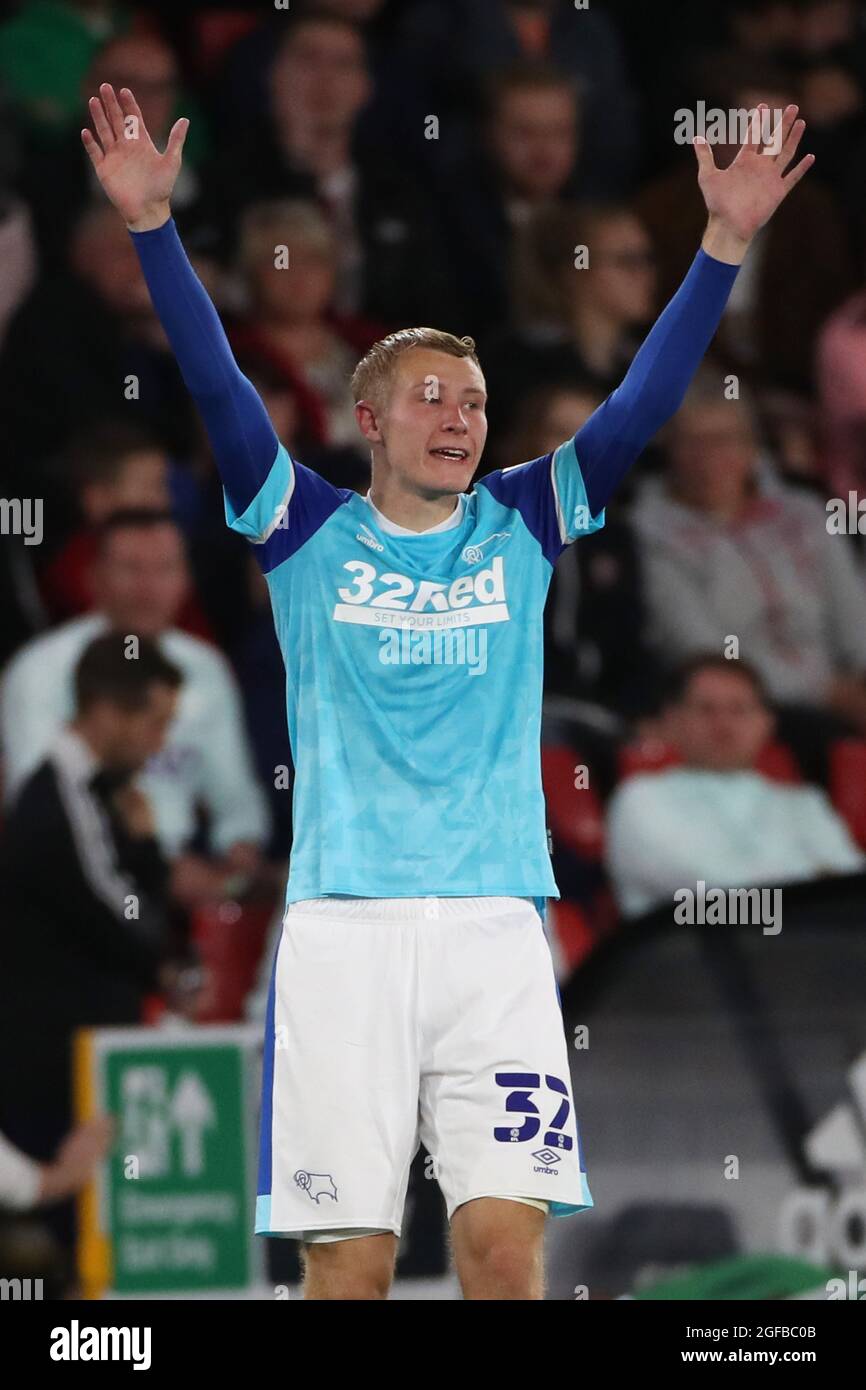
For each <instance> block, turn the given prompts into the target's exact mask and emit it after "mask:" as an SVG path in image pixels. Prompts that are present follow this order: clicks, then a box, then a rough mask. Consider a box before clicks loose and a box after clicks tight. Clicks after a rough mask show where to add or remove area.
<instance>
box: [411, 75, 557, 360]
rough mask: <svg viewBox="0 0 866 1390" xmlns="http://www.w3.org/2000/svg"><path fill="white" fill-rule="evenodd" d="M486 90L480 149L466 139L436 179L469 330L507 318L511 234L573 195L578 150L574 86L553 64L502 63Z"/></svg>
mask: <svg viewBox="0 0 866 1390" xmlns="http://www.w3.org/2000/svg"><path fill="white" fill-rule="evenodd" d="M486 98H487V100H486V105H485V108H484V111H483V113H482V116H481V125H480V130H479V142H478V143H479V146H480V147H479V148H476V147H475V143H474V142H471V143H469V144H468V145H467V146H466V147H464V149H463V151H462V155H461V157H460V158H459V159H457V160H455V162H454V166H453V168H447V169H443V171H442V174H441V177H440V179H439V187H438V192H439V201H440V203H441V207H442V216H443V219H444V232H445V237H446V240H447V242H448V245H449V251H450V256H451V261H452V263H453V267H454V277H455V281H456V283H457V286H458V288H459V292H460V302H461V307H462V310H463V314H464V317H465V318H466V319H467V320H468V322H467V324H466V328H465V329H461V330H460V331H471V333H472V334H473V336H474V337H476V338H478V337H480V336H481V335H482V334H484V333H487V332H489V331H490V330H491V329H494V328H498V327H503V326H505V325H506V324H509V323H511V321H512V317H513V314H512V303H511V284H512V276H513V273H514V269H515V258H516V247H517V244H518V234H522V235H525V233H526V230H527V229H528V227H529V226H530V224H531V223H532V222H533V221H534V219H535V218H536V217H537V216H538V215H539V214H540V213H541V212H544V211H545V210H547V209H548V208H549V207H550V206H551V205H552V204H555V203H557V202H559V201H561V200H562V199H564V198H566V197H568V196H570V195H573V193H574V172H575V166H576V163H577V157H578V149H579V140H578V124H579V122H578V116H579V103H578V95H577V91H576V89H575V86H574V83H573V82H572V80H571V79H570V78H568V77H566V76H564V75H563V74H562V73H561V72H559V71H557V69H555V68H548V67H543V66H538V65H533V64H529V65H523V66H519V67H514V68H509V69H507V70H506V71H504V72H500V73H497V74H495V75H494V76H493V77H492V78H491V79H490V82H489V85H488V88H487V90H486ZM436 322H437V323H439V319H438V318H437V319H436Z"/></svg>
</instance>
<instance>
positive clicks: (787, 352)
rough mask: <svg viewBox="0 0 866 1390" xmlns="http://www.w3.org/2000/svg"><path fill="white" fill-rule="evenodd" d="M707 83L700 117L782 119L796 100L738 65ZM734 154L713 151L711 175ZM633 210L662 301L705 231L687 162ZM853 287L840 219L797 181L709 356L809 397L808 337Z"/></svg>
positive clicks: (783, 82) (753, 258) (784, 82)
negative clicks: (771, 114)
mask: <svg viewBox="0 0 866 1390" xmlns="http://www.w3.org/2000/svg"><path fill="white" fill-rule="evenodd" d="M705 82H706V90H705V96H704V99H705V100H706V104H707V107H708V108H712V107H720V108H722V109H723V110H725V111H727V110H729V109H735V110H742V111H750V110H753V109H754V108H755V107H756V106H757V104H758V103H759V102H761V101H764V102H766V103H767V104H768V105H769V107H770V109H771V110H773V111H780V110H782V109H783V108H784V107H785V106H786V105H788V104H789V103H790V102H792V101H795V100H796V97H797V93H796V87H795V85H794V84H793V82H792V80H791V79H790V78H789V76H788V75H787V74H786V73H785V72H784V71H778V72H776V71H773V70H772V69H770V70H768V69H766V68H765V67H763V66H761V65H759V66H756V67H753V68H750V65H749V64H748V63H747V62H744V61H743V60H742V59H741V58H737V59H734V60H731V61H730V62H729V63H728V64H722V63H716V64H715V65H714V66H712V67H711V66H709V65H708V67H707V72H706V77H705ZM702 95H704V93H702ZM738 147H739V141H738V140H736V139H735V140H733V141H732V142H731V143H729V144H714V145H713V147H712V151H713V157H714V159H715V161H716V165H717V166H718V167H719V168H725V167H726V166H727V165H728V164H729V163H730V162H731V160H732V159H733V158H734V156H735V155H736V152H737V149H738ZM636 210H637V212H638V214H639V215H640V217H641V218H642V220H643V221H644V223H645V224H646V226H647V228H648V229H649V232H650V235H651V236H652V239H653V242H654V245H655V249H656V253H657V255H658V267H659V295H660V298H661V300H662V301H667V300H668V299H669V298H670V296H671V295H672V294H673V292H674V290H675V289H676V288H677V286H678V285H679V283H680V281H681V280H682V277H683V276H684V275H685V273H686V271H687V270H688V267H689V265H690V263H691V261H692V259H693V257H694V254H695V248H696V247H697V246H698V245H699V244H700V240H701V235H702V233H703V230H704V226H705V223H706V210H705V208H704V203H703V199H702V197H701V193H700V190H699V188H698V181H697V178H696V177H695V167H694V157H693V158H692V161H691V163H690V164H689V163H686V164H683V165H681V166H678V167H677V168H676V169H675V170H674V171H673V172H672V173H670V174H667V175H665V176H663V177H662V178H661V179H658V180H655V181H653V182H651V183H649V184H648V185H647V186H646V187H645V188H643V189H642V190H641V192H640V193H639V194H638V196H637V199H636ZM852 285H853V265H852V256H851V248H850V244H849V239H848V234H847V231H846V228H845V224H844V220H843V218H842V215H841V213H840V210H839V208H838V206H837V205H836V203H835V202H834V200H833V198H832V196H831V195H830V193H829V192H828V191H827V190H826V189H824V188H822V187H821V186H820V185H818V184H816V183H814V182H813V181H811V180H809V179H804V180H803V181H802V182H801V183H800V184H798V185H797V187H796V188H795V189H794V190H793V192H792V193H791V196H790V197H789V198H786V199H785V201H784V203H783V204H782V205H781V207H780V208H779V211H778V216H777V217H774V218H773V219H772V220H771V221H770V222H769V223H767V225H766V227H764V228H762V229H761V231H760V232H759V233H758V235H757V236H756V237H755V239H754V241H753V242H752V245H751V247H750V249H749V254H748V257H747V258H746V261H745V263H744V265H743V269H742V270H741V272H740V274H739V275H738V276H737V279H736V283H735V284H734V288H733V290H732V292H731V295H730V298H729V300H728V305H727V308H726V310H725V313H724V315H723V317H722V322H721V326H720V328H719V332H718V334H717V335H716V340H715V344H714V352H715V354H716V356H718V357H719V358H720V359H721V360H722V361H723V362H724V363H725V366H726V367H727V368H729V369H730V370H732V371H734V372H737V373H744V374H747V375H748V378H749V380H750V381H751V382H752V383H753V384H754V383H755V381H756V380H760V381H767V382H770V383H772V384H775V385H782V386H788V387H791V388H794V389H797V390H801V389H806V390H808V389H809V388H810V386H811V384H812V367H813V361H812V359H813V343H814V338H815V334H816V333H817V331H818V329H819V327H820V325H821V324H822V322H823V321H824V319H825V318H826V317H827V315H828V314H829V313H830V312H831V311H832V310H833V309H834V308H835V307H836V306H837V305H838V304H839V303H840V302H841V301H842V300H843V299H844V297H845V295H846V294H847V293H848V292H849V291H850V289H851V288H852Z"/></svg>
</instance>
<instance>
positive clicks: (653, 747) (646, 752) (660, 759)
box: [619, 738, 680, 781]
mask: <svg viewBox="0 0 866 1390" xmlns="http://www.w3.org/2000/svg"><path fill="white" fill-rule="evenodd" d="M679 761H680V759H679V755H678V754H677V753H675V752H674V750H673V748H671V746H670V744H669V743H663V742H662V740H661V739H659V738H643V739H638V741H637V742H636V743H626V744H623V746H622V748H620V750H619V776H620V781H623V780H624V779H625V778H626V777H635V776H636V775H637V774H638V773H639V772H661V771H662V770H663V769H664V768H666V767H676V765H677V763H678V762H679Z"/></svg>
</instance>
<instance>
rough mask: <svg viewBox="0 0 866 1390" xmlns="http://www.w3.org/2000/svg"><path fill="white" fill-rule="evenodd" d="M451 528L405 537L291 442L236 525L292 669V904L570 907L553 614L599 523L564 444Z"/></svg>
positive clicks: (510, 473)
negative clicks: (254, 553) (552, 789)
mask: <svg viewBox="0 0 866 1390" xmlns="http://www.w3.org/2000/svg"><path fill="white" fill-rule="evenodd" d="M458 505H459V512H458V514H457V515H458V517H459V520H458V522H457V524H456V525H453V526H451V527H450V528H447V529H442V528H441V527H440V528H436V529H434V530H433V531H428V532H421V533H420V534H414V533H412V534H408V535H407V534H392V533H391V531H390V530H389V529H385V528H384V527H383V526H382V525H381V524H380V521H379V514H378V513H377V512H376V509H375V508H374V507H373V506H372V505H371V504H370V502H369V501H368V500H367V499H366V498H363V497H361V496H359V495H358V494H357V493H354V492H351V491H349V490H346V489H338V488H335V487H332V486H331V484H330V483H328V482H326V481H325V480H324V479H322V478H320V477H319V476H318V475H317V474H315V473H313V472H312V471H311V470H310V469H308V468H306V467H304V466H303V465H302V464H300V463H297V462H296V461H293V460H292V459H291V458H290V457H289V454H288V453H287V452H286V450H285V449H284V448H283V447H282V446H280V448H279V450H278V453H277V457H276V459H275V461H274V464H273V466H272V468H271V471H270V473H269V475H268V478H267V480H266V481H265V483H264V485H263V486H262V487H261V489H260V490H259V492H258V494H257V495H256V496H255V497H254V498H253V500H252V502H251V503H250V505H249V506H248V507H247V508H246V510H245V511H244V512H243V513H242V514H241V515H237V514H236V513H235V512H234V510H233V508H232V506H231V503H230V502H229V500H228V498H226V519H227V521H228V523H229V525H230V526H231V527H232V529H233V530H235V531H238V532H239V533H240V534H241V535H244V536H246V537H247V538H248V539H249V540H251V541H253V542H254V543H255V544H256V545H257V547H258V557H259V560H260V562H261V566H262V569H263V571H264V574H265V576H266V579H267V583H268V587H269V589H270V595H271V603H272V606H273V612H274V621H275V625H276V631H277V636H278V639H279V643H280V648H281V650H282V654H283V659H284V661H285V667H286V699H287V704H288V728H289V738H290V742H291V749H292V758H293V761H294V765H295V780H294V791H293V820H294V843H293V846H292V854H291V865H290V872H289V881H288V888H287V901H288V902H294V901H297V900H298V899H302V898H317V897H323V896H326V895H328V894H351V895H353V896H358V897H377V898H378V897H382V898H392V897H422V896H439V897H444V896H461V897H462V896H467V897H477V896H481V895H488V894H490V895H507V896H519V897H535V898H544V897H550V896H558V894H557V889H556V884H555V881H554V878H553V873H552V871H551V866H550V855H549V851H548V844H547V832H546V820H545V807H544V797H543V793H542V786H541V751H540V734H541V699H542V674H543V625H542V612H543V608H544V603H545V598H546V595H547V590H548V586H549V583H550V577H551V573H552V568H553V565H554V563H555V561H556V559H557V557H558V556H559V554H560V553H561V551H562V550H563V548H564V547H565V545H567V544H568V543H569V542H570V541H573V540H575V539H577V538H578V536H581V535H586V534H587V533H589V532H591V531H594V530H597V529H598V528H599V527H601V526H603V525H604V511H603V510H602V511H600V512H599V513H598V514H597V515H595V516H592V515H590V509H589V505H588V502H587V496H586V489H585V486H584V480H583V477H582V475H581V470H580V466H579V463H578V460H577V458H576V456H575V450H574V443H573V441H572V440H569V441H568V442H566V443H565V444H563V445H561V446H560V447H559V448H558V449H557V450H556V451H555V452H554V453H553V454H547V455H545V456H544V457H542V458H538V459H534V460H532V461H531V462H529V463H524V464H520V465H518V466H516V467H514V468H507V469H504V470H501V471H499V472H495V473H491V474H489V475H488V476H487V477H485V478H482V479H481V481H480V482H479V483H478V484H477V485H476V486H475V488H473V490H472V491H471V492H470V493H466V494H463V495H461V497H460V499H459V504H458Z"/></svg>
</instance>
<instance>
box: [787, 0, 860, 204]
mask: <svg viewBox="0 0 866 1390" xmlns="http://www.w3.org/2000/svg"><path fill="white" fill-rule="evenodd" d="M794 14H795V22H794V34H793V40H794V43H793V48H794V63H795V66H796V68H797V72H798V78H799V91H800V109H801V113H802V115H803V116H804V117H805V118H806V120H807V122H808V130H809V148H810V150H811V151H812V152H813V153H814V154H815V156H816V160H815V172H816V175H817V178H818V179H819V180H820V181H821V182H823V183H825V184H828V185H829V186H831V187H832V188H834V189H835V190H836V192H838V193H839V194H840V195H841V196H843V197H845V198H847V197H848V196H849V195H850V194H851V192H852V175H854V177H855V178H856V177H857V176H859V178H860V180H862V178H863V174H864V158H866V28H864V22H863V6H862V4H859V3H857V0H800V3H799V4H798V5H796V6H795V8H794ZM853 192H854V198H855V206H860V207H862V205H863V190H862V186H860V187H858V186H857V185H856V184H853Z"/></svg>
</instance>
